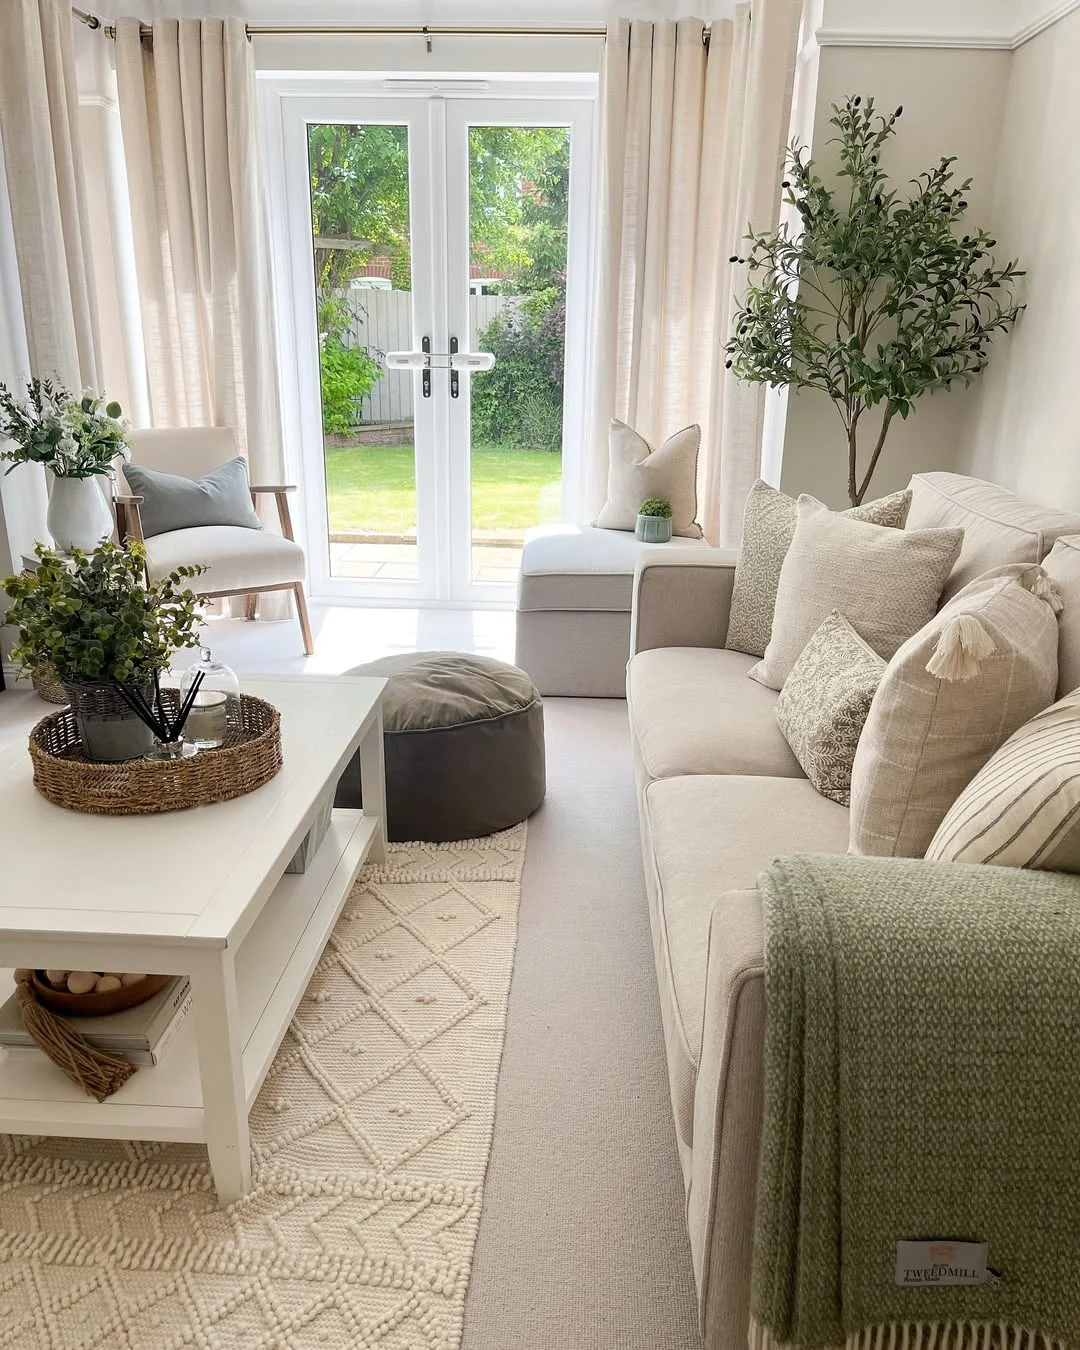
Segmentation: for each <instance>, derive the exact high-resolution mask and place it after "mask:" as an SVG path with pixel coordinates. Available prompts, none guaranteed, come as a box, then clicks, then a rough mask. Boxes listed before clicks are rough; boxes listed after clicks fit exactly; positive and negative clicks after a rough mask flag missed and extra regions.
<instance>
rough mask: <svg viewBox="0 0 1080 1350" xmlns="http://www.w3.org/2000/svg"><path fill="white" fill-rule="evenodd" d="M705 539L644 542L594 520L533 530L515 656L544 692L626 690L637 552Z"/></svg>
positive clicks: (594, 694)
mask: <svg viewBox="0 0 1080 1350" xmlns="http://www.w3.org/2000/svg"><path fill="white" fill-rule="evenodd" d="M705 547H706V544H705V541H704V540H702V539H673V540H672V541H671V542H670V543H669V544H642V543H640V542H639V541H638V540H637V539H635V538H634V535H633V534H632V533H629V532H627V531H624V530H604V529H600V528H598V527H597V526H595V525H539V526H537V527H536V528H534V529H531V530H528V531H527V532H526V535H525V547H524V549H523V551H522V554H521V575H520V577H519V580H518V600H517V642H516V649H515V655H514V660H515V662H516V664H517V665H518V666H520V667H521V669H522V670H524V671H527V672H528V674H529V675H530V676H531V677H532V679H533V681H534V683H535V684H536V687H537V688H538V689H539V690H540V693H541V694H542V695H548V694H561V695H565V696H568V697H580V698H623V697H624V696H625V693H626V661H627V657H628V656H629V655H630V609H631V603H632V600H633V594H634V568H635V567H636V566H637V563H638V560H639V559H640V558H642V557H643V556H645V555H646V554H649V553H655V552H657V551H658V550H659V551H662V552H664V553H668V552H676V551H678V550H683V551H684V552H685V551H686V550H688V549H693V550H697V549H700V548H705Z"/></svg>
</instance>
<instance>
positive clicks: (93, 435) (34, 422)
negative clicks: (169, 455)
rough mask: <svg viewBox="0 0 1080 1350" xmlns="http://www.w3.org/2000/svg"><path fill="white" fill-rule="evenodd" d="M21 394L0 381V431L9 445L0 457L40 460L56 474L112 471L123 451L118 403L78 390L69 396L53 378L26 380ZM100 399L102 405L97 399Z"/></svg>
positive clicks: (124, 441) (124, 442) (21, 461)
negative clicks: (18, 397)
mask: <svg viewBox="0 0 1080 1350" xmlns="http://www.w3.org/2000/svg"><path fill="white" fill-rule="evenodd" d="M26 394H27V396H26V398H25V399H17V398H16V397H15V395H14V394H12V393H11V392H10V390H9V389H8V388H7V386H6V385H3V384H0V437H7V438H8V440H9V441H10V442H11V445H10V446H8V447H5V448H4V449H0V460H5V459H6V460H10V461H11V464H10V467H9V468H8V470H7V472H8V473H10V472H11V470H12V469H14V468H15V466H16V465H17V464H27V463H33V464H43V465H44V466H45V468H47V469H50V470H51V471H52V472H53V473H54V474H55V475H56V477H57V478H93V477H96V476H98V475H102V474H104V475H107V476H109V477H111V476H112V472H113V460H114V459H115V458H116V457H117V456H118V455H124V456H127V455H128V453H129V451H128V442H127V428H126V427H125V425H124V423H123V422H121V421H120V415H121V411H122V409H121V407H120V404H119V403H105V399H104V397H103V396H99V395H96V394H92V393H90V392H89V391H88V390H87V391H84V392H83V394H82V395H81V396H80V397H79V398H75V397H74V396H73V395H72V394H70V393H69V392H68V391H67V389H65V388H64V386H63V385H62V384H61V383H60V381H59V380H39V379H33V380H30V381H29V383H28V384H27V386H26ZM103 404H104V407H102V405H103Z"/></svg>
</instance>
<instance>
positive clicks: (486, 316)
mask: <svg viewBox="0 0 1080 1350" xmlns="http://www.w3.org/2000/svg"><path fill="white" fill-rule="evenodd" d="M339 298H340V299H341V300H342V301H344V303H345V305H346V307H347V308H348V310H349V313H350V316H351V318H350V322H349V326H348V327H347V329H346V330H345V332H344V333H343V334H342V341H343V342H344V343H345V345H346V347H356V346H359V347H366V348H367V349H368V350H369V351H370V352H371V353H372V355H375V354H379V355H381V354H382V353H383V352H401V351H410V350H411V349H412V343H413V333H412V294H411V292H409V291H383V290H376V289H374V288H372V289H369V288H367V287H363V288H359V287H358V288H356V289H354V290H348V291H343V292H339ZM514 303H515V300H514V298H513V297H512V296H506V295H470V296H469V329H470V331H469V334H468V341H469V346H470V348H472V349H473V350H475V346H474V344H475V339H476V334H477V333H478V332H479V331H480V330H481V329H482V328H485V327H486V326H487V325H488V324H489V323H490V322H491V320H492V319H493V318H494V317H495V315H496V314H498V313H499V311H500V310H503V309H506V308H507V307H509V306H513V305H514ZM412 416H413V375H412V372H411V371H408V370H384V371H383V374H382V378H381V379H380V380H379V382H378V383H377V384H376V385H375V387H374V389H372V391H371V393H370V394H369V395H368V396H367V397H366V398H365V399H364V401H363V404H362V407H361V415H360V420H361V422H362V423H367V424H371V423H379V422H411V421H412Z"/></svg>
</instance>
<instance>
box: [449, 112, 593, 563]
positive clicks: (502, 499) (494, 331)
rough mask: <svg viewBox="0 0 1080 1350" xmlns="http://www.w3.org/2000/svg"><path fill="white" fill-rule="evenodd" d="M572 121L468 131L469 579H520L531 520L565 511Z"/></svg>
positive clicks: (535, 521)
mask: <svg viewBox="0 0 1080 1350" xmlns="http://www.w3.org/2000/svg"><path fill="white" fill-rule="evenodd" d="M569 186H570V129H569V128H568V127H521V126H517V127H507V126H474V127H470V129H469V234H470V237H469V264H470V266H469V274H470V279H469V338H470V350H471V351H474V352H481V351H482V352H493V353H494V355H495V367H494V369H493V370H491V371H488V372H485V373H483V374H479V375H473V376H472V427H471V431H472V450H471V483H472V487H471V493H472V502H471V505H472V579H473V580H474V581H478V582H513V581H514V580H515V578H516V576H517V568H518V563H519V561H520V557H521V545H522V542H523V540H524V536H525V531H526V529H528V528H529V526H530V525H537V524H544V523H547V522H550V521H557V520H558V519H559V518H560V507H561V503H560V494H561V480H562V403H563V352H564V344H565V336H566V242H567V219H568V202H569Z"/></svg>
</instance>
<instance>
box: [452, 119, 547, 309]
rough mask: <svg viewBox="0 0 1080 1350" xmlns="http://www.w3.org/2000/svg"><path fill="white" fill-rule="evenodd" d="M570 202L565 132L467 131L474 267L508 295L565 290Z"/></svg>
mask: <svg viewBox="0 0 1080 1350" xmlns="http://www.w3.org/2000/svg"><path fill="white" fill-rule="evenodd" d="M569 198H570V132H569V130H568V129H567V128H566V127H470V128H469V241H470V251H471V257H470V261H471V262H472V263H474V264H475V265H476V266H478V267H481V268H483V269H484V270H485V271H487V272H492V273H494V274H495V275H496V276H501V277H504V278H506V280H507V282H508V283H510V284H509V285H508V287H507V290H508V291H509V292H510V293H512V294H514V295H524V294H529V293H532V292H534V291H542V290H546V289H548V288H550V287H551V286H557V285H564V284H565V275H566V231H567V220H568V215H569Z"/></svg>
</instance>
